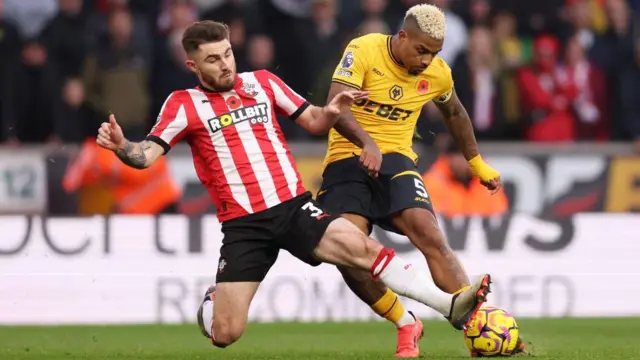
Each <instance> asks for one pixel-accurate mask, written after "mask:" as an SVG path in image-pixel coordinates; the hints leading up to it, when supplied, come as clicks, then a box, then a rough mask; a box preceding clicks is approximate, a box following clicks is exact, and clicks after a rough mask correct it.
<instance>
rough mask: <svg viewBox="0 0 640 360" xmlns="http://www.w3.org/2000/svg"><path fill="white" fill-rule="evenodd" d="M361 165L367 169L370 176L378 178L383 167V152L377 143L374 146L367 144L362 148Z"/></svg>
mask: <svg viewBox="0 0 640 360" xmlns="http://www.w3.org/2000/svg"><path fill="white" fill-rule="evenodd" d="M360 164H362V166H364V167H365V169H367V171H368V172H369V175H371V176H373V177H378V172H379V171H380V166H382V152H381V151H380V148H379V147H378V145H377V144H376V143H375V142H374V143H372V144H365V145H364V146H363V147H362V153H361V154H360Z"/></svg>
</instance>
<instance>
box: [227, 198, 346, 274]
mask: <svg viewBox="0 0 640 360" xmlns="http://www.w3.org/2000/svg"><path fill="white" fill-rule="evenodd" d="M335 219H336V216H333V215H330V214H328V213H326V212H325V211H324V210H322V209H320V206H319V205H318V203H317V202H315V201H314V200H313V198H312V196H311V193H310V192H306V193H304V194H302V195H300V196H297V197H295V198H293V199H291V200H289V201H285V202H283V203H281V204H278V205H276V206H274V207H272V208H270V209H267V210H264V211H261V212H258V213H255V214H250V215H247V216H243V217H241V218H236V219H233V220H229V221H226V222H224V223H223V224H222V233H223V235H224V238H223V239H222V247H221V248H220V260H219V262H218V273H217V276H216V282H240V281H262V280H263V279H264V277H265V275H267V272H269V269H270V268H271V266H272V265H273V264H274V263H275V262H276V259H277V258H278V252H279V251H280V249H284V250H287V251H289V252H290V253H291V254H292V255H293V256H295V257H297V258H298V259H300V260H302V261H304V262H306V263H307V264H309V265H312V266H318V265H320V262H319V261H318V260H317V259H316V258H315V257H314V256H313V251H314V250H315V248H316V246H318V243H319V242H320V239H322V236H323V235H324V233H325V231H326V230H327V227H328V226H329V224H330V223H331V222H332V221H333V220H335Z"/></svg>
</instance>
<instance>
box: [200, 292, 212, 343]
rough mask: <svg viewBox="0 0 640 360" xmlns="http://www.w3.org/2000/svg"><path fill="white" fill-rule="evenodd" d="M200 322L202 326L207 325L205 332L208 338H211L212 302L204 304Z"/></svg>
mask: <svg viewBox="0 0 640 360" xmlns="http://www.w3.org/2000/svg"><path fill="white" fill-rule="evenodd" d="M202 320H203V324H205V325H207V324H209V326H205V330H207V334H209V337H212V336H213V334H212V332H213V327H212V326H211V325H212V322H213V301H211V300H207V301H205V302H204V305H203V308H202Z"/></svg>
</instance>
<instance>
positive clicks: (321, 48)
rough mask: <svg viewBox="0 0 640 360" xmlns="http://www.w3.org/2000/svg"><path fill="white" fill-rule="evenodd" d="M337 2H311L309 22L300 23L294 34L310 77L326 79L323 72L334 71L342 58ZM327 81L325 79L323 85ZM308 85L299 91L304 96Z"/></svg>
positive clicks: (335, 0) (342, 33)
mask: <svg viewBox="0 0 640 360" xmlns="http://www.w3.org/2000/svg"><path fill="white" fill-rule="evenodd" d="M336 2H337V0H313V2H312V7H311V14H310V18H309V20H308V21H305V22H302V23H300V26H299V28H298V30H297V34H298V36H299V38H298V41H299V42H300V44H302V46H303V49H304V54H305V62H304V66H305V69H306V71H308V72H309V73H310V74H323V75H325V76H326V71H324V70H325V68H326V67H335V64H337V61H338V59H340V56H341V55H342V50H343V49H344V40H345V39H344V31H345V29H344V28H343V27H342V26H341V24H340V23H339V22H338V13H337V10H338V9H337V4H336ZM314 77H315V76H314ZM326 79H327V78H326V77H325V81H326ZM310 80H311V81H313V80H315V79H310ZM310 85H311V83H310V82H309V83H307V85H306V86H305V87H304V88H302V89H300V90H302V92H303V93H306V92H308V91H309V88H310Z"/></svg>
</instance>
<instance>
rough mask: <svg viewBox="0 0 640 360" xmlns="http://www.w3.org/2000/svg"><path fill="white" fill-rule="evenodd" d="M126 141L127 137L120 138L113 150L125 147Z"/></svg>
mask: <svg viewBox="0 0 640 360" xmlns="http://www.w3.org/2000/svg"><path fill="white" fill-rule="evenodd" d="M127 143H128V141H127V139H122V141H120V142H119V143H117V144H116V148H115V149H113V150H114V151H119V150H124V149H125V148H126V147H127Z"/></svg>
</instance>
